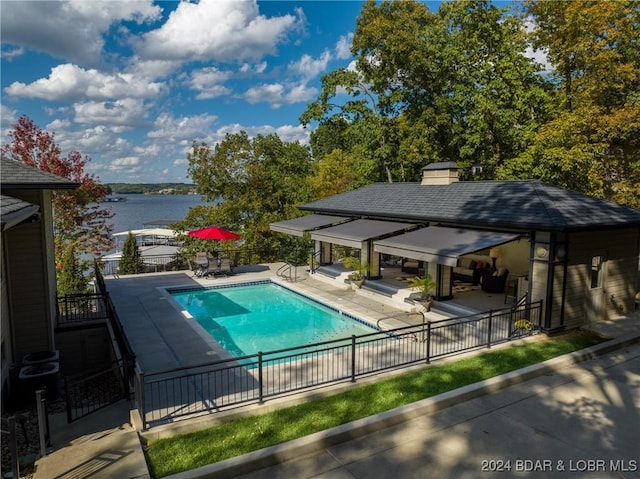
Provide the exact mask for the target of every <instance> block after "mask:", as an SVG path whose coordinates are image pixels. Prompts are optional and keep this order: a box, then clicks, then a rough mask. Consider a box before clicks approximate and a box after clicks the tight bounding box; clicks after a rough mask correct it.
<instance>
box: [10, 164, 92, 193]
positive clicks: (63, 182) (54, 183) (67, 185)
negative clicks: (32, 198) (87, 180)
mask: <svg viewBox="0 0 640 479" xmlns="http://www.w3.org/2000/svg"><path fill="white" fill-rule="evenodd" d="M0 186H2V188H3V189H4V188H7V189H42V190H54V189H55V190H59V189H63V190H64V189H67V190H69V189H74V188H77V187H78V186H80V183H75V182H73V181H70V180H67V179H66V178H62V177H60V176H57V175H54V174H52V173H47V172H46V171H42V170H39V169H38V168H34V167H32V166H27V165H25V164H23V163H20V162H19V161H15V160H9V159H7V158H2V160H1V161H0Z"/></svg>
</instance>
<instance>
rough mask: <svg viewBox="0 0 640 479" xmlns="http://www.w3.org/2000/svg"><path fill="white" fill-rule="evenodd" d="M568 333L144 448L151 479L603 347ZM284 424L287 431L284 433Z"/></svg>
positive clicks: (592, 338)
mask: <svg viewBox="0 0 640 479" xmlns="http://www.w3.org/2000/svg"><path fill="white" fill-rule="evenodd" d="M602 341H603V338H600V337H597V336H593V335H588V334H584V333H572V334H566V335H563V336H558V337H554V338H544V339H542V340H540V341H535V342H531V343H527V344H523V345H517V346H512V347H509V348H504V349H499V350H494V351H489V352H485V353H482V354H480V355H478V356H474V357H468V358H464V359H460V360H459V361H456V362H449V363H445V364H442V365H437V366H431V367H428V368H425V369H423V370H421V371H417V372H411V373H407V374H403V375H400V376H396V377H394V378H392V379H386V380H382V381H380V382H376V383H371V384H366V385H362V386H354V387H353V389H350V390H348V391H345V392H342V393H338V394H335V395H333V396H329V397H325V398H322V399H317V400H313V401H310V402H308V403H304V404H300V405H297V406H292V407H288V408H285V409H280V410H277V411H273V412H270V413H267V414H262V415H259V416H251V417H244V418H241V419H238V420H236V421H233V422H230V423H226V424H222V425H219V426H215V427H212V428H210V429H207V430H203V431H198V432H194V433H190V434H185V435H183V436H179V437H173V438H169V439H158V440H155V441H150V442H149V443H148V444H146V454H147V460H148V462H149V466H150V470H151V474H152V475H153V477H154V478H160V477H164V476H167V475H170V474H176V473H178V472H182V471H187V470H191V469H195V468H197V467H201V466H204V465H206V464H211V463H214V462H218V461H222V460H224V459H228V458H230V457H235V456H238V455H241V454H245V453H247V452H251V451H255V450H258V449H262V448H264V447H267V446H273V445H275V444H279V443H282V442H285V441H290V440H292V439H296V438H299V437H302V436H306V435H308V434H312V433H314V432H318V431H322V430H324V429H328V428H332V427H335V426H339V425H340V424H344V423H347V422H351V421H354V420H356V419H360V418H363V417H366V416H371V415H374V414H377V413H380V412H383V411H388V410H390V409H393V408H396V407H399V406H403V405H405V404H409V403H412V402H416V401H419V400H421V399H425V398H428V397H431V396H435V395H437V394H441V393H444V392H447V391H451V390H452V389H457V388H460V387H462V386H466V385H468V384H472V383H475V382H478V381H482V380H485V379H488V378H491V377H493V376H498V375H500V374H503V373H506V372H509V371H513V370H516V369H520V368H523V367H526V366H530V365H532V364H536V363H539V362H542V361H545V360H547V359H551V358H554V357H556V356H560V355H563V354H566V353H570V352H572V351H577V350H579V349H583V348H586V347H588V346H592V345H594V344H597V343H599V342H602ZM283 424H286V425H287V427H282V425H283Z"/></svg>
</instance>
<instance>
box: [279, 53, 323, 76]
mask: <svg viewBox="0 0 640 479" xmlns="http://www.w3.org/2000/svg"><path fill="white" fill-rule="evenodd" d="M330 60H331V54H330V53H329V51H328V50H325V51H324V52H322V55H320V58H317V59H314V58H313V57H312V56H311V55H307V54H304V55H302V57H301V58H300V60H298V61H297V62H292V63H290V64H289V67H288V70H289V73H292V74H295V75H301V76H302V77H303V78H304V79H305V81H309V80H311V79H313V78H315V77H316V76H318V75H319V74H320V73H322V72H324V71H326V70H327V65H328V64H329V61H330Z"/></svg>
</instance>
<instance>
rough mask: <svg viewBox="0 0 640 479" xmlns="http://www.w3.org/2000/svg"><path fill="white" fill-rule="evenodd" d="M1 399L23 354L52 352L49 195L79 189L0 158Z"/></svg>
mask: <svg viewBox="0 0 640 479" xmlns="http://www.w3.org/2000/svg"><path fill="white" fill-rule="evenodd" d="M0 165H1V169H0V179H1V181H0V184H1V188H2V191H1V195H2V196H1V198H0V201H1V204H0V208H1V213H2V215H1V223H2V253H1V254H2V257H1V260H2V261H1V264H2V271H1V287H0V294H1V298H2V311H1V314H2V316H1V321H2V329H1V331H2V333H1V334H2V337H1V350H2V395H3V405H4V404H6V402H5V401H4V400H5V399H7V398H8V396H9V394H10V392H11V391H10V387H11V381H10V377H11V374H10V372H11V371H12V370H14V369H15V368H16V367H17V366H18V365H20V363H21V361H22V358H23V357H24V356H25V355H28V354H31V353H36V352H41V351H52V350H54V349H55V344H54V320H55V313H56V274H55V261H54V251H53V247H54V243H53V219H52V209H51V192H52V191H53V190H59V189H73V188H76V187H77V186H78V184H77V183H73V182H71V181H68V180H66V179H64V178H60V177H58V176H55V175H51V174H49V173H46V172H44V171H41V170H38V169H36V168H31V167H29V166H26V165H23V164H21V163H19V162H17V161H12V160H8V159H5V158H3V159H2V160H1V163H0Z"/></svg>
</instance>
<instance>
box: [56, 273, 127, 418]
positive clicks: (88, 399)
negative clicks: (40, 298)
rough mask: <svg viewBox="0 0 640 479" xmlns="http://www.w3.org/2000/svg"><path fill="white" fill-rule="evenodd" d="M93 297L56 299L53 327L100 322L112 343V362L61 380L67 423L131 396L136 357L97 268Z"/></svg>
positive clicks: (78, 325) (82, 296)
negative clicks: (55, 325)
mask: <svg viewBox="0 0 640 479" xmlns="http://www.w3.org/2000/svg"><path fill="white" fill-rule="evenodd" d="M94 273H95V285H96V290H97V292H96V293H93V294H77V295H66V296H63V297H60V298H58V306H57V308H58V314H57V324H58V327H61V326H69V325H72V326H77V327H83V326H89V325H92V324H94V323H95V322H96V320H102V321H103V322H104V324H105V325H106V327H107V329H108V330H109V337H111V338H112V339H113V343H114V347H113V354H114V356H115V361H114V362H112V363H111V364H110V365H109V366H108V367H106V368H104V369H101V370H99V371H93V372H91V373H89V374H87V373H82V374H78V375H74V376H66V377H65V393H66V403H67V420H68V421H69V422H72V421H75V420H76V419H79V418H81V417H84V416H86V415H87V414H90V413H92V412H94V411H97V410H98V409H102V408H103V407H105V406H107V405H109V404H112V403H113V402H116V401H118V400H120V399H122V398H128V397H130V395H131V389H132V383H133V378H134V376H135V374H134V369H135V365H136V357H135V354H134V352H133V348H132V347H131V345H130V344H129V341H128V339H127V337H126V335H125V332H124V328H123V326H122V323H121V322H120V318H119V317H118V313H117V312H116V309H115V307H114V306H113V303H112V301H111V297H110V296H109V293H108V292H107V289H106V284H105V282H104V278H103V276H102V272H101V269H100V266H99V265H98V264H97V263H96V264H95V267H94Z"/></svg>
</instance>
